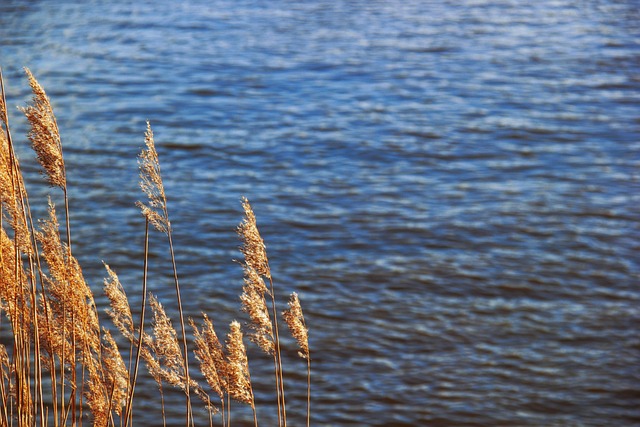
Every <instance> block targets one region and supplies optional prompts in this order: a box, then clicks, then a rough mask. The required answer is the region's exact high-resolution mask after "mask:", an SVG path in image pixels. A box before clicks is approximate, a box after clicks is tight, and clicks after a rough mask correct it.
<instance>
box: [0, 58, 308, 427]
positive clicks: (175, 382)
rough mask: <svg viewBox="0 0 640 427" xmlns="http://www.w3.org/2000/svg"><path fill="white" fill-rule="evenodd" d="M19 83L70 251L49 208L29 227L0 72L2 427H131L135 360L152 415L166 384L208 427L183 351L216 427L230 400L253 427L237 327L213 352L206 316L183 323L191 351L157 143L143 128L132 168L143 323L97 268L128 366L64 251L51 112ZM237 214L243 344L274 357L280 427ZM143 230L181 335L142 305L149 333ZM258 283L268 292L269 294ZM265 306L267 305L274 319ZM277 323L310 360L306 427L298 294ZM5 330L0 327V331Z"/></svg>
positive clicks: (257, 244)
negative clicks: (165, 268)
mask: <svg viewBox="0 0 640 427" xmlns="http://www.w3.org/2000/svg"><path fill="white" fill-rule="evenodd" d="M25 71H26V74H27V79H28V81H29V85H30V87H31V90H32V92H33V99H32V105H29V106H27V107H25V108H23V109H22V111H23V112H24V114H25V116H26V118H27V120H28V122H29V124H30V131H29V134H28V139H29V140H30V141H31V146H32V147H33V149H34V151H35V153H36V157H37V159H38V161H39V162H40V164H41V166H42V168H43V171H44V176H45V178H46V181H47V182H48V183H49V185H51V186H52V187H57V188H60V189H61V190H62V192H63V197H64V208H65V209H64V217H65V225H66V227H65V230H64V231H65V232H66V236H65V237H66V239H64V240H63V239H62V238H61V229H60V224H59V221H58V215H57V212H56V209H55V205H54V203H53V202H52V200H51V199H49V202H48V215H47V217H46V218H45V219H42V220H41V221H40V222H39V226H38V227H36V224H35V222H34V221H33V219H32V216H31V208H30V204H29V197H28V195H27V191H26V187H25V185H24V178H23V176H22V170H21V168H20V163H19V161H18V158H17V157H16V154H15V152H14V149H13V141H12V138H11V132H10V127H9V117H8V114H7V108H6V107H7V104H6V99H5V91H4V80H3V78H2V70H1V69H0V89H1V96H0V209H1V211H2V212H0V319H3V318H6V319H7V320H8V327H9V328H10V330H11V334H12V337H13V340H12V341H11V343H9V344H8V345H7V346H5V345H3V344H0V427H4V426H7V427H9V426H12V427H13V426H18V427H31V426H36V425H40V426H41V427H46V426H50V425H52V426H53V427H59V426H67V425H71V426H81V425H82V422H83V419H85V418H86V416H85V415H86V414H85V413H83V411H86V410H88V411H89V413H90V414H91V417H90V420H91V425H93V426H100V427H111V426H114V427H115V426H116V425H120V426H121V427H122V426H125V427H127V426H129V425H133V424H134V421H133V419H134V416H133V407H134V390H135V386H136V383H137V381H138V366H139V364H140V359H144V361H145V364H146V366H147V368H148V370H149V373H150V375H151V377H152V378H153V379H154V380H155V381H156V382H157V384H158V386H159V389H160V395H161V408H160V410H161V412H162V417H163V422H164V424H165V425H166V418H165V414H164V403H165V402H164V394H163V391H162V390H163V384H168V385H169V386H172V387H176V388H178V389H180V390H182V391H183V392H184V393H185V396H186V398H187V407H186V414H185V416H186V422H185V426H186V427H190V426H193V425H195V421H194V417H193V413H192V402H191V399H190V396H191V392H193V393H194V394H195V395H197V396H199V397H200V398H201V400H202V401H203V402H204V405H205V407H206V409H207V410H208V411H209V420H210V424H211V423H212V416H213V415H214V414H215V413H216V412H217V411H218V410H219V408H217V407H216V406H215V405H213V404H212V403H211V397H210V396H209V395H208V394H207V393H206V392H205V390H204V389H203V388H202V387H201V386H200V385H199V384H198V383H197V382H196V381H195V380H194V379H193V378H192V377H191V375H190V372H189V352H190V351H192V352H193V354H194V356H195V357H196V358H197V359H198V361H199V362H200V366H199V367H200V373H201V375H202V377H203V378H204V380H205V381H206V383H207V385H208V386H209V389H210V390H211V392H212V393H213V395H214V396H215V400H219V401H220V412H221V420H222V425H223V426H230V425H231V410H230V409H231V408H230V400H229V399H234V400H236V401H238V402H241V403H244V404H247V405H249V406H250V407H251V410H252V413H253V419H254V425H255V426H257V425H258V417H257V410H256V400H255V396H254V392H253V387H252V385H251V376H250V371H249V360H248V358H247V352H246V348H245V344H244V341H243V335H244V333H243V330H242V327H241V325H240V323H239V322H237V321H233V322H232V323H231V324H230V330H229V333H228V335H227V336H226V340H225V342H224V343H221V342H220V341H219V339H218V336H217V334H216V332H215V330H214V326H213V322H212V321H211V320H210V318H209V317H208V316H207V314H204V313H203V321H202V325H201V326H200V327H198V326H197V325H196V324H195V322H194V321H193V320H192V319H190V320H189V322H190V324H191V327H192V330H193V348H192V349H190V348H189V345H188V340H187V335H186V329H185V321H184V315H183V311H182V302H181V293H180V285H179V281H178V274H177V266H176V260H175V254H174V245H173V239H172V225H171V222H170V221H169V215H168V210H167V197H166V194H165V190H164V185H163V182H162V177H161V173H160V163H159V160H158V153H157V151H156V148H155V143H154V138H153V132H152V131H151V126H150V125H149V124H148V123H147V131H146V133H145V148H144V149H143V150H142V152H141V154H140V157H139V166H140V178H141V182H140V185H141V188H142V191H143V192H144V194H145V195H146V196H147V201H146V202H145V203H142V202H138V203H137V205H138V206H139V208H140V209H141V211H142V214H143V216H144V218H145V224H146V225H145V240H144V242H145V243H144V245H145V246H144V252H143V254H142V259H143V281H142V292H141V294H142V298H141V300H142V302H141V310H140V320H139V321H137V322H136V321H134V316H133V313H132V310H131V307H130V305H129V300H128V298H127V295H126V292H125V288H124V287H123V285H122V284H121V283H120V280H119V279H118V276H117V275H116V273H115V272H114V271H113V270H112V269H111V268H110V267H109V266H108V265H107V264H105V268H106V271H107V278H106V279H104V293H105V294H106V296H107V297H108V298H109V301H110V304H109V307H108V308H107V309H106V313H107V314H108V316H109V317H110V319H111V321H112V323H113V325H114V326H115V328H116V329H117V330H118V331H119V332H120V333H121V334H122V336H123V337H124V338H125V339H127V340H128V341H129V349H128V355H129V361H128V363H126V362H125V360H124V359H123V354H124V353H123V352H122V351H121V350H120V349H119V347H118V344H117V343H116V340H115V339H114V337H113V336H112V335H111V332H110V330H109V329H107V328H105V327H103V326H101V324H100V318H99V315H98V311H97V308H96V304H95V300H94V296H93V292H92V290H91V288H90V287H89V285H88V283H87V281H86V280H85V278H84V276H83V273H82V269H81V268H80V264H79V263H78V261H77V259H76V257H75V256H74V255H73V253H72V250H71V229H70V221H69V199H68V197H67V196H68V191H67V175H66V167H65V163H64V157H63V154H62V144H61V138H60V132H59V129H58V124H57V121H56V118H55V115H54V113H53V107H52V104H51V102H50V100H49V98H48V97H47V95H46V93H45V91H44V89H43V88H42V86H41V85H40V84H39V83H38V81H37V80H36V78H35V77H34V75H33V74H32V73H31V71H29V70H28V69H25ZM242 206H243V210H244V215H245V216H244V220H243V221H242V223H241V224H240V225H239V227H238V233H239V235H240V237H241V238H242V241H243V245H242V247H241V252H242V253H243V255H244V259H245V262H244V276H245V278H244V285H243V287H242V294H241V296H240V299H241V302H242V310H243V311H244V312H246V313H247V314H248V316H249V320H250V321H249V323H248V336H249V338H250V339H251V341H253V342H254V343H256V344H257V345H258V346H259V348H260V349H262V350H263V351H264V352H265V353H267V354H269V355H271V356H272V357H273V360H274V373H275V387H276V393H277V397H278V398H277V403H278V424H279V425H280V426H286V423H287V415H286V409H285V396H284V382H283V372H282V358H281V350H280V338H279V333H278V316H277V312H276V298H275V293H274V285H273V278H272V275H271V269H270V267H269V261H268V258H267V253H266V246H265V244H264V241H263V239H262V237H261V235H260V232H259V231H258V227H257V224H256V218H255V214H254V213H253V210H252V208H251V206H250V204H249V202H248V200H247V199H243V202H242ZM149 224H151V225H153V226H154V227H155V228H156V229H157V230H159V231H160V232H162V233H164V234H166V235H167V238H168V242H169V250H170V255H171V263H172V268H173V275H174V284H175V291H176V301H175V302H176V304H177V308H178V315H179V323H180V331H179V333H178V332H177V331H176V329H175V328H174V327H173V324H172V322H171V320H170V319H169V317H168V316H167V314H166V312H165V309H164V307H163V305H162V304H161V303H160V302H159V301H158V299H157V298H156V297H154V296H153V295H151V294H149V296H148V304H149V307H150V311H151V322H150V327H149V326H147V322H146V319H145V309H146V305H147V294H148V293H147V277H148V274H147V273H148V272H147V270H148V254H149V249H148V244H149ZM36 228H37V230H36ZM265 280H268V281H269V285H268V286H267V284H266V283H265ZM267 299H269V300H270V301H271V304H270V305H271V307H270V308H269V304H268V303H267ZM282 315H283V318H284V320H285V322H286V323H287V325H288V326H289V328H290V330H291V333H292V335H293V337H294V338H295V339H296V341H297V342H298V344H299V346H300V355H301V356H302V357H304V358H305V359H306V360H307V377H308V386H307V425H309V391H310V379H309V378H310V364H309V363H310V357H309V346H308V335H307V329H306V325H305V323H304V317H303V316H302V311H301V308H300V304H299V300H298V299H297V296H296V295H295V294H293V296H292V299H291V300H290V302H289V309H288V310H286V311H285V312H284V313H283V314H282ZM3 327H4V325H3V324H2V322H0V328H3ZM134 353H135V357H134ZM44 383H50V384H51V390H50V393H49V394H48V395H45V393H44V390H43V387H42V385H43V384H44Z"/></svg>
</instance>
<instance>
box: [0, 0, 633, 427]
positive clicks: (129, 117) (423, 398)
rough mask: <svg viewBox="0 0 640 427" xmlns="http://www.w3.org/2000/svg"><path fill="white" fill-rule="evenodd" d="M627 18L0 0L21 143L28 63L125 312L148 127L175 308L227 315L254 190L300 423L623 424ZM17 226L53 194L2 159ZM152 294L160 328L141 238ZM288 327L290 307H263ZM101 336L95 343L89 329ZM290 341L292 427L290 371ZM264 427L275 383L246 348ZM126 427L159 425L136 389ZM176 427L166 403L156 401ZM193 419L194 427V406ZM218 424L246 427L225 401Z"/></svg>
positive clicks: (89, 259) (490, 7)
mask: <svg viewBox="0 0 640 427" xmlns="http://www.w3.org/2000/svg"><path fill="white" fill-rule="evenodd" d="M639 10H640V8H638V3H637V2H636V1H633V0H629V1H624V0H619V1H613V0H611V1H605V0H573V1H570V0H566V1H561V0H540V1H535V2H520V1H512V0H455V1H453V0H442V1H418V0H405V1H355V0H354V1H338V0H332V1H326V0H312V1H285V0H272V1H269V2H260V1H251V0H234V1H229V0H190V1H184V2H175V1H167V0H154V1H149V0H140V1H135V2H133V1H124V0H121V1H115V0H114V1H85V2H71V1H53V0H51V1H16V0H3V1H2V2H0V65H1V66H2V67H3V70H4V75H5V80H6V82H5V83H6V84H7V93H8V97H9V99H8V102H9V106H10V113H11V114H12V116H11V120H12V125H13V129H12V130H13V136H14V139H16V140H17V141H20V142H24V141H26V138H25V133H26V131H27V128H26V125H25V121H24V119H23V118H22V116H21V114H20V113H19V112H18V111H17V110H16V109H14V108H13V107H14V106H15V105H25V103H26V102H27V101H28V99H29V97H30V94H29V91H28V85H27V83H26V79H25V77H24V74H23V72H22V67H23V66H28V67H29V68H30V69H31V70H32V71H33V72H34V74H35V75H36V77H37V78H38V79H39V81H40V83H41V84H42V85H43V86H44V87H45V89H46V90H47V92H48V94H49V96H50V97H51V99H52V102H53V104H54V108H55V111H56V113H57V118H58V123H59V125H60V128H61V133H62V137H63V144H64V149H65V156H66V161H67V170H68V176H69V186H70V197H71V209H72V217H71V223H72V232H73V235H74V236H75V237H74V244H75V252H76V254H77V255H78V257H79V258H80V261H81V263H82V266H83V269H84V273H85V276H86V278H87V280H88V281H89V282H90V283H91V285H92V287H93V288H94V291H95V293H96V295H98V302H99V304H100V305H101V306H102V307H104V306H105V300H104V297H103V296H102V294H101V287H102V278H103V277H104V276H105V272H104V269H103V267H102V263H101V262H102V260H104V261H105V262H107V263H108V264H110V265H111V267H112V268H114V269H115V270H116V271H117V272H118V274H119V275H120V279H121V280H122V282H123V283H124V285H125V287H126V289H127V291H128V293H129V295H130V297H131V300H132V304H133V305H136V304H137V303H139V301H140V299H139V292H140V283H141V275H142V273H141V271H142V242H143V235H144V221H143V218H142V216H141V215H140V213H139V212H138V210H137V208H136V207H135V206H134V203H135V201H136V200H138V199H142V197H143V196H142V194H141V192H140V191H139V189H138V177H137V163H136V156H137V154H138V153H139V151H140V149H141V147H142V146H143V143H144V131H145V120H147V119H148V120H150V121H151V124H152V127H153V129H154V132H155V137H156V145H157V149H158V151H159V155H160V161H161V164H162V168H163V170H162V172H163V175H164V180H165V186H166V189H167V193H168V198H169V210H170V216H171V219H172V223H173V226H174V227H175V233H176V234H175V243H176V252H177V256H178V272H179V274H180V276H181V283H182V287H183V299H184V303H185V310H186V311H187V313H188V314H189V315H190V316H198V315H199V313H200V312H201V311H203V310H204V311H206V312H208V313H209V315H210V316H211V317H212V318H213V319H214V322H215V323H216V325H217V328H218V330H219V334H224V333H225V331H226V327H227V326H226V325H228V323H229V322H230V321H231V320H232V319H234V318H238V319H241V320H242V319H244V315H243V314H241V313H239V312H238V308H239V301H238V294H239V293H240V292H241V286H242V271H241V268H240V266H239V265H238V264H237V263H236V262H234V260H237V259H239V258H240V257H241V256H240V254H239V252H238V251H237V247H238V246H239V242H238V239H237V237H236V235H235V227H236V225H237V224H238V222H239V221H240V220H241V217H242V212H241V206H240V202H239V200H240V197H241V196H247V197H248V198H249V199H250V201H251V202H252V205H253V207H254V210H255V212H256V215H257V217H258V223H259V226H260V228H261V231H262V234H263V237H264V238H265V240H266V242H267V246H268V253H269V256H270V260H271V263H272V270H273V271H274V277H275V281H276V286H277V291H278V296H279V298H280V300H281V301H282V302H284V300H285V298H286V296H287V295H288V293H289V292H291V291H294V290H297V291H298V292H299V294H300V297H301V299H302V303H303V307H304V309H305V310H306V316H307V322H308V325H309V327H310V342H311V349H312V350H311V351H312V358H313V384H312V424H313V425H316V426H321V425H322V426H347V425H362V426H417V425H424V426H489V425H491V426H610V425H618V426H622V425H625V426H630V425H640V409H639V408H640V367H639V366H640V365H639V364H638V360H639V356H640V334H639V332H638V326H639V321H640V308H639V307H640V305H639V303H640V289H639V287H638V284H639V278H640V255H639V253H638V250H639V242H640V240H639V237H640V223H639V220H640V193H639V190H640V168H639V166H640V138H639V136H640V114H639V113H640V104H639V101H640V38H639V36H640V13H639ZM20 156H21V160H22V163H23V165H24V167H25V169H26V171H27V173H28V175H29V184H30V187H29V190H30V194H31V198H32V204H33V205H36V206H35V208H36V210H40V211H42V209H43V208H44V205H45V203H46V198H45V194H47V193H49V192H50V193H52V195H53V197H54V200H55V201H57V202H58V203H60V200H61V199H60V194H58V193H56V191H54V190H51V189H48V188H47V187H46V185H44V184H43V183H42V181H41V179H40V178H39V177H38V173H37V170H38V167H37V166H36V165H35V161H34V160H33V155H32V154H31V153H30V151H29V149H28V144H26V143H23V144H22V145H21V147H20ZM151 252H152V259H151V266H150V268H151V273H150V287H151V291H152V292H154V293H155V294H157V295H159V297H160V299H161V300H162V301H163V302H164V303H165V305H166V306H167V307H168V309H169V312H170V314H172V315H173V316H175V308H174V303H173V292H174V291H173V285H172V282H171V267H170V264H169V263H168V250H167V247H166V244H165V242H164V240H163V239H162V236H157V235H154V236H153V238H152V242H151ZM282 308H284V307H282ZM103 320H104V321H105V323H107V319H106V316H104V318H103ZM285 344H286V351H285V353H286V358H287V360H286V362H287V368H288V370H287V375H288V378H287V386H288V394H287V397H288V400H289V405H288V408H287V409H288V413H289V415H290V424H291V425H302V424H303V422H304V417H305V403H304V395H305V394H304V393H305V378H304V373H305V365H304V363H303V361H301V360H300V359H297V358H296V356H295V348H294V346H293V344H292V343H291V341H290V340H287V341H286V342H285ZM251 363H252V365H251V368H252V370H253V372H254V374H253V375H252V376H253V378H254V381H255V383H256V388H257V390H258V414H259V416H260V417H261V418H262V420H264V421H263V423H264V425H274V424H275V418H274V417H275V412H274V411H273V409H272V408H273V406H274V405H273V392H272V387H271V383H272V380H271V373H270V372H271V371H270V369H271V368H270V367H271V364H270V363H271V362H270V361H269V359H268V358H267V357H264V356H261V355H260V354H259V353H256V352H255V351H254V350H252V354H251ZM141 381H142V382H141V383H140V384H141V385H140V386H139V389H138V390H140V394H139V396H140V400H139V401H140V406H139V407H138V408H139V409H138V411H137V413H136V421H137V422H136V424H137V425H149V426H151V425H158V420H159V411H158V405H159V396H158V393H157V391H156V389H155V385H154V383H153V382H152V381H150V380H149V378H147V377H145V378H143V379H142V380H141ZM167 393H168V396H169V397H168V400H169V402H170V408H169V416H170V424H172V425H182V423H183V416H182V411H183V406H184V403H183V402H184V400H183V398H182V397H181V396H180V395H179V394H171V393H170V392H168V391H167ZM197 415H198V423H199V424H200V425H206V414H205V413H204V412H203V411H202V410H200V409H198V410H197ZM234 418H235V421H236V423H237V424H236V425H252V422H251V415H250V413H249V412H246V411H245V410H244V409H242V408H240V407H238V406H235V407H234Z"/></svg>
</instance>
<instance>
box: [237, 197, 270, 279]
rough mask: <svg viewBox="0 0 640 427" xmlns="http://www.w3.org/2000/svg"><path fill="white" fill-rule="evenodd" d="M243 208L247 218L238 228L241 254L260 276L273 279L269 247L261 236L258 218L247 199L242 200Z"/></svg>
mask: <svg viewBox="0 0 640 427" xmlns="http://www.w3.org/2000/svg"><path fill="white" fill-rule="evenodd" d="M242 207H243V209H244V213H245V218H244V219H243V220H242V222H241V223H240V225H239V226H238V235H239V236H240V238H241V239H242V243H243V244H242V247H241V248H240V252H242V254H243V255H244V259H245V262H246V264H247V265H248V266H249V267H251V268H252V269H254V270H255V271H256V272H257V273H258V274H259V275H261V276H264V277H266V278H271V270H270V268H269V260H268V259H267V247H266V246H265V244H264V240H262V237H261V236H260V232H259V231H258V225H257V223H256V216H255V214H254V213H253V210H252V209H251V205H250V204H249V200H247V198H246V197H243V198H242Z"/></svg>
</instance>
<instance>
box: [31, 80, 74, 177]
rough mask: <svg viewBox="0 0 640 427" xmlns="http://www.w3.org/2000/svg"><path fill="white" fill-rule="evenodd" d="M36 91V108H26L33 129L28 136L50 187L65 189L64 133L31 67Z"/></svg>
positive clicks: (32, 85) (34, 101) (34, 93)
mask: <svg viewBox="0 0 640 427" xmlns="http://www.w3.org/2000/svg"><path fill="white" fill-rule="evenodd" d="M24 70H25V72H26V74H27V77H28V79H29V85H30V86H31V91H32V92H33V99H32V103H33V105H30V106H27V107H26V108H22V112H23V113H24V114H25V116H26V117H27V120H28V121H29V124H30V125H31V130H30V131H29V134H28V137H29V140H30V141H31V145H32V147H33V150H34V151H35V152H36V155H37V156H38V161H39V162H40V164H41V165H42V167H43V168H44V172H45V175H46V177H47V180H48V182H49V184H50V185H51V186H53V187H60V188H62V189H63V190H64V189H65V187H66V185H67V178H66V172H65V167H64V160H63V157H62V144H61V142H60V132H59V130H58V124H57V123H56V118H55V115H54V114H53V107H52V106H51V102H50V101H49V98H48V97H47V94H46V93H45V91H44V89H43V88H42V86H40V83H38V81H37V80H36V78H35V77H34V76H33V74H32V73H31V71H30V70H29V69H28V68H25V69H24Z"/></svg>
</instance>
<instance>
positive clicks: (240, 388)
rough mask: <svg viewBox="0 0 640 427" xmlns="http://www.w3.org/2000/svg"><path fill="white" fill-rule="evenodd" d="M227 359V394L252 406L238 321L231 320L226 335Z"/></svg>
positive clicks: (249, 380) (247, 369)
mask: <svg viewBox="0 0 640 427" xmlns="http://www.w3.org/2000/svg"><path fill="white" fill-rule="evenodd" d="M227 360H228V361H229V390H228V391H229V395H230V396H231V397H232V398H233V399H235V400H237V401H238V402H242V403H246V404H248V405H251V406H252V407H253V405H254V403H253V390H252V388H251V377H250V376H249V361H248V359H247V351H246V347H245V346H244V342H243V341H242V330H241V329H240V323H238V322H237V321H235V320H234V321H233V322H231V325H230V330H229V334H228V335H227Z"/></svg>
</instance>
